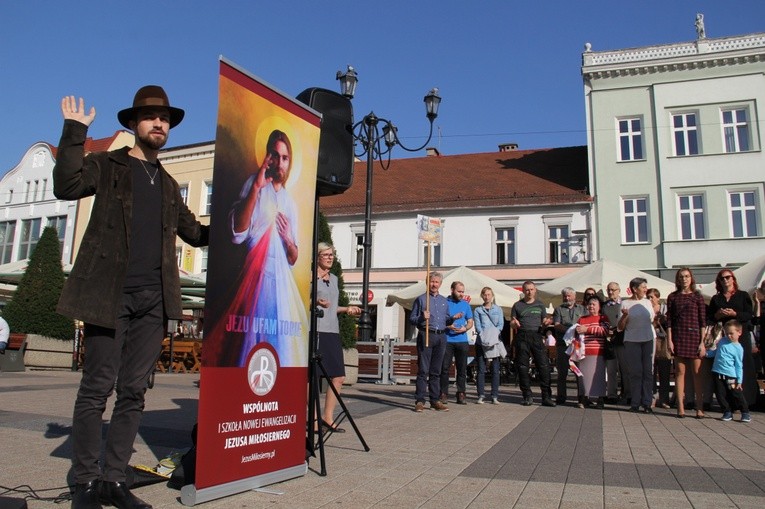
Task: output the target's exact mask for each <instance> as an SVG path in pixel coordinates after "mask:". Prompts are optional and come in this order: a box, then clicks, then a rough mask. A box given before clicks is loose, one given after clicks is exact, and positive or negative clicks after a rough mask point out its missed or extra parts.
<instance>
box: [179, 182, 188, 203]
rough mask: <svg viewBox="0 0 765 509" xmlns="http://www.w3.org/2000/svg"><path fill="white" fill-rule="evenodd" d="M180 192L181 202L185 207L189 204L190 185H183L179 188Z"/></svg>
mask: <svg viewBox="0 0 765 509" xmlns="http://www.w3.org/2000/svg"><path fill="white" fill-rule="evenodd" d="M179 190H180V192H181V201H182V202H183V204H184V205H188V204H189V185H188V184H183V185H181V186H180V187H179Z"/></svg>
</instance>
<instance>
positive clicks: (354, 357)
mask: <svg viewBox="0 0 765 509" xmlns="http://www.w3.org/2000/svg"><path fill="white" fill-rule="evenodd" d="M343 362H344V363H345V382H343V385H353V384H355V383H356V382H358V381H359V351H358V350H356V349H355V348H348V349H343Z"/></svg>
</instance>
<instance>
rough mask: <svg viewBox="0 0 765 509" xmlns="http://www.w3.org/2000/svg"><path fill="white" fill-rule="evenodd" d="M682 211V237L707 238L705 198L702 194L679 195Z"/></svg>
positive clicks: (687, 238) (679, 204)
mask: <svg viewBox="0 0 765 509" xmlns="http://www.w3.org/2000/svg"><path fill="white" fill-rule="evenodd" d="M677 200H678V209H679V211H680V238H681V239H683V240H697V239H705V238H706V235H705V233H704V198H703V197H702V195H700V194H689V195H684V196H678V197H677Z"/></svg>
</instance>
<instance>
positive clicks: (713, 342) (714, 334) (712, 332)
mask: <svg viewBox="0 0 765 509" xmlns="http://www.w3.org/2000/svg"><path fill="white" fill-rule="evenodd" d="M722 335H723V324H722V322H717V323H713V324H709V325H707V326H706V328H705V329H704V348H706V349H707V350H712V349H714V348H716V346H717V341H718V340H719V339H720V338H721V337H722Z"/></svg>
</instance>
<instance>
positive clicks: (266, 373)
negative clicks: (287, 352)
mask: <svg viewBox="0 0 765 509" xmlns="http://www.w3.org/2000/svg"><path fill="white" fill-rule="evenodd" d="M277 371H278V368H277V365H276V358H275V357H274V354H273V353H272V352H271V350H269V349H268V348H258V350H257V351H256V352H255V353H254V354H253V356H252V357H251V358H250V363H249V365H248V366H247V379H248V381H249V384H250V389H251V390H252V392H254V393H255V394H256V395H257V396H265V395H266V394H268V393H269V392H271V389H273V388H274V384H275V383H276V372H277Z"/></svg>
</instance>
